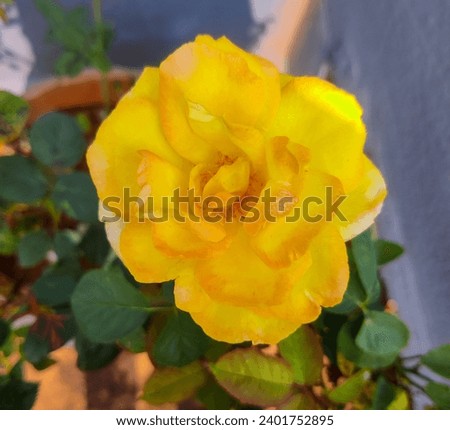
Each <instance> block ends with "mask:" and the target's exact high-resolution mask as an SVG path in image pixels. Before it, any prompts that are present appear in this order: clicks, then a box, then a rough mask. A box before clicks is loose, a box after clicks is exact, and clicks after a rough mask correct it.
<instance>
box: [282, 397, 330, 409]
mask: <svg viewBox="0 0 450 430" xmlns="http://www.w3.org/2000/svg"><path fill="white" fill-rule="evenodd" d="M278 409H281V410H289V411H292V410H296V411H299V410H300V411H303V410H307V411H314V410H317V409H322V408H321V406H320V404H319V403H318V402H317V400H316V399H315V398H314V396H313V395H312V394H311V393H310V392H304V393H295V394H294V395H292V396H291V397H289V398H288V399H287V400H286V401H285V402H283V403H282V404H281V405H280V406H279V408H278Z"/></svg>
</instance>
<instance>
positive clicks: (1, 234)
mask: <svg viewBox="0 0 450 430" xmlns="http://www.w3.org/2000/svg"><path fill="white" fill-rule="evenodd" d="M18 244H19V237H18V236H17V235H16V234H14V232H13V231H12V230H11V229H10V228H9V227H8V225H7V224H6V222H4V220H3V219H1V218H0V255H13V254H14V253H15V252H16V249H17V245H18Z"/></svg>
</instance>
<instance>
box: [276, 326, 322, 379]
mask: <svg viewBox="0 0 450 430" xmlns="http://www.w3.org/2000/svg"><path fill="white" fill-rule="evenodd" d="M279 347H280V353H281V356H282V357H283V358H284V359H285V360H286V361H287V362H288V363H289V364H290V365H291V367H292V370H293V372H294V381H295V382H297V383H298V384H306V385H314V384H317V383H319V382H320V381H321V379H322V378H321V373H322V367H323V349H322V341H321V339H320V337H319V336H318V335H317V333H315V331H314V330H313V329H312V328H311V327H308V326H301V327H300V328H299V329H298V330H297V331H296V332H294V333H293V334H292V335H290V336H289V337H288V338H286V339H284V340H283V341H281V342H280V344H279Z"/></svg>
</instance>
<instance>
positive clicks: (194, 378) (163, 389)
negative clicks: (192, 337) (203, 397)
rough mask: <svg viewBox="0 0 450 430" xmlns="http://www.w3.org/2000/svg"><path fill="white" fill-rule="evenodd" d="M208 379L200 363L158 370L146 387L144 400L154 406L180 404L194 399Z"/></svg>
mask: <svg viewBox="0 0 450 430" xmlns="http://www.w3.org/2000/svg"><path fill="white" fill-rule="evenodd" d="M206 379H207V377H206V372H205V370H204V369H203V367H202V366H201V365H200V363H198V362H194V363H191V364H189V365H187V366H184V367H173V368H170V367H167V368H164V369H156V370H155V371H154V372H153V374H152V375H151V376H150V378H149V379H148V381H147V382H146V384H145V386H144V394H143V396H142V398H143V399H144V400H145V401H147V402H148V403H150V404H153V405H161V404H163V403H167V402H173V403H179V402H181V401H183V400H186V399H189V398H190V397H192V396H193V395H194V394H195V393H196V392H197V390H198V389H199V388H200V387H201V386H202V385H203V384H204V383H205V382H206Z"/></svg>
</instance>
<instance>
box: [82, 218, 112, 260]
mask: <svg viewBox="0 0 450 430" xmlns="http://www.w3.org/2000/svg"><path fill="white" fill-rule="evenodd" d="M110 249H111V247H110V245H109V242H108V239H107V238H106V233H105V227H104V225H103V224H100V223H99V222H96V223H94V224H92V225H91V226H90V227H89V229H88V231H87V232H86V234H85V235H84V236H83V239H82V241H81V243H80V251H81V253H82V255H83V257H84V258H86V259H87V260H88V261H89V262H90V263H91V264H94V265H96V266H101V265H102V264H103V263H104V262H105V259H106V257H107V256H108V254H109V252H110Z"/></svg>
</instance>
